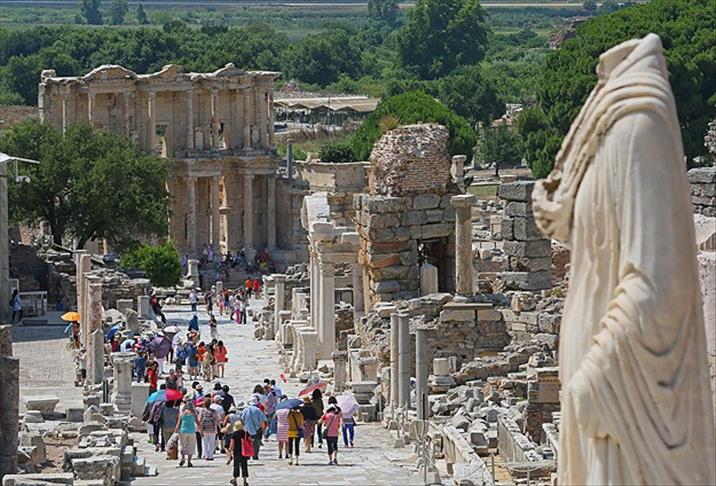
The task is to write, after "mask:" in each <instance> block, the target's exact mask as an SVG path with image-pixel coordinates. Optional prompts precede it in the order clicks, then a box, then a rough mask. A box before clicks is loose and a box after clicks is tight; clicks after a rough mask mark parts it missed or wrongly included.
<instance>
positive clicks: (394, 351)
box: [390, 313, 400, 407]
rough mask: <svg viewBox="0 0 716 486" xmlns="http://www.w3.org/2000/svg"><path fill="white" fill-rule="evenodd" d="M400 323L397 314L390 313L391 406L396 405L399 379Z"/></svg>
mask: <svg viewBox="0 0 716 486" xmlns="http://www.w3.org/2000/svg"><path fill="white" fill-rule="evenodd" d="M399 328H400V323H399V321H398V314H397V313H395V314H391V315H390V404H391V405H392V406H393V407H397V406H398V399H399V393H398V382H399V381H400V376H399V372H400V371H399V369H398V352H399V346H398V342H399V339H400V332H399Z"/></svg>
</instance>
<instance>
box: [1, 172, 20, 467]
mask: <svg viewBox="0 0 716 486" xmlns="http://www.w3.org/2000/svg"><path fill="white" fill-rule="evenodd" d="M6 176H7V164H3V163H0V323H3V322H9V321H10V315H11V314H10V306H8V305H7V304H8V302H10V298H11V297H12V294H11V293H10V239H9V237H8V228H9V226H8V205H7V204H8V203H7V177H6ZM15 453H16V454H17V451H15Z"/></svg>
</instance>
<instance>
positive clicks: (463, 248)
mask: <svg viewBox="0 0 716 486" xmlns="http://www.w3.org/2000/svg"><path fill="white" fill-rule="evenodd" d="M474 203H475V196H473V195H472V194H461V195H459V196H453V197H452V199H450V204H452V206H453V207H454V208H455V294H457V295H460V296H462V297H472V295H473V293H474V285H475V282H474V277H473V266H474V263H473V259H472V205H473V204H474Z"/></svg>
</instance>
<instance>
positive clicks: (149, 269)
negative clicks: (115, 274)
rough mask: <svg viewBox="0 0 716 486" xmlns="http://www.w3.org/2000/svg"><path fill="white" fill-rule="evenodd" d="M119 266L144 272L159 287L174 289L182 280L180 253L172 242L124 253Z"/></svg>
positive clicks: (141, 247)
mask: <svg viewBox="0 0 716 486" xmlns="http://www.w3.org/2000/svg"><path fill="white" fill-rule="evenodd" d="M119 266H120V268H122V269H125V270H135V269H136V270H143V271H144V273H145V274H146V275H147V278H148V279H149V281H150V282H152V285H155V286H157V287H172V286H174V285H177V284H178V283H179V281H180V280H181V263H180V261H179V252H177V250H176V248H175V247H174V245H173V244H172V243H171V242H168V243H165V244H163V245H158V246H151V245H140V246H138V247H136V248H132V249H131V250H128V251H126V252H124V253H122V256H121V258H120V259H119Z"/></svg>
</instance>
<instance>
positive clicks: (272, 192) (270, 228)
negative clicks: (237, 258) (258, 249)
mask: <svg viewBox="0 0 716 486" xmlns="http://www.w3.org/2000/svg"><path fill="white" fill-rule="evenodd" d="M266 182H267V184H268V191H267V193H268V195H267V198H266V206H267V208H266V212H267V215H266V224H267V231H266V232H267V234H268V250H269V252H273V251H274V250H276V177H275V176H273V175H269V176H266Z"/></svg>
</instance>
